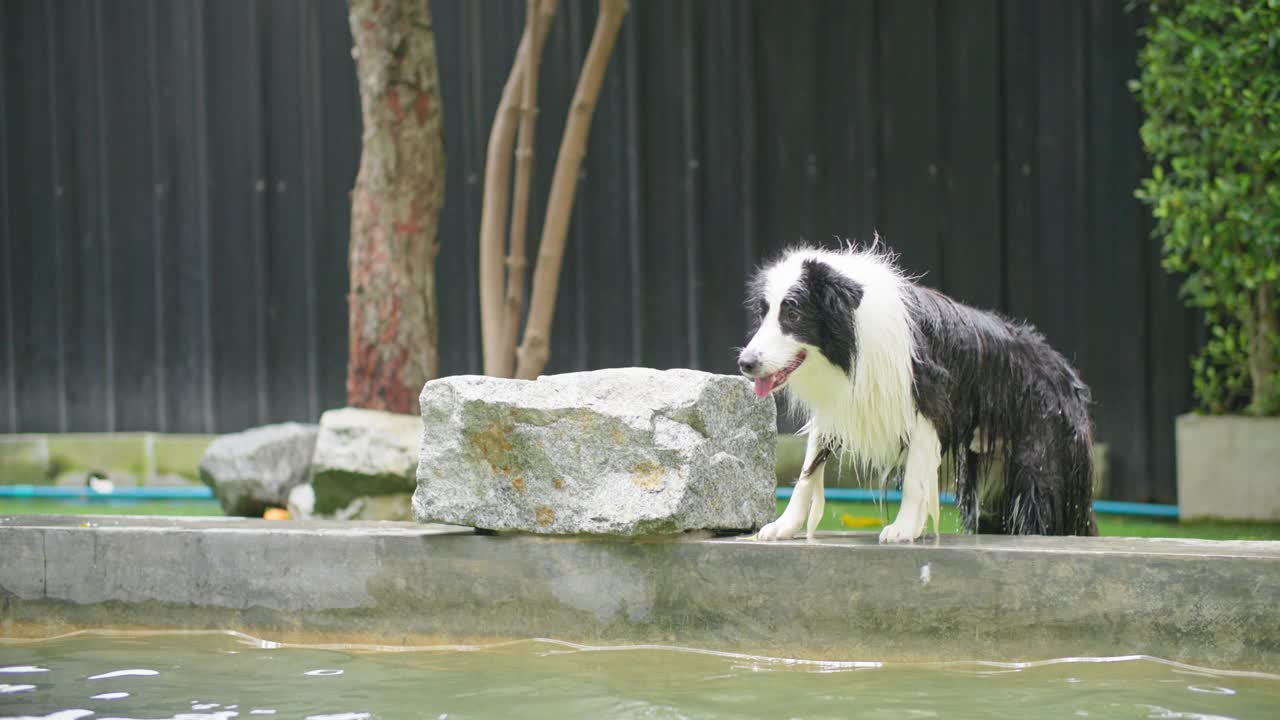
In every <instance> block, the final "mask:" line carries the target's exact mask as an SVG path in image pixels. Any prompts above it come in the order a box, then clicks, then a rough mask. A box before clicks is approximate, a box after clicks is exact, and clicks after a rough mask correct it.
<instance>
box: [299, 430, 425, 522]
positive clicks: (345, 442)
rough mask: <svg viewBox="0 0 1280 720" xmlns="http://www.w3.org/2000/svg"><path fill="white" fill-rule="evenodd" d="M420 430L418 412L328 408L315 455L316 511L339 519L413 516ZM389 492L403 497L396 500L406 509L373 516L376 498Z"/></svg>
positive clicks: (313, 474) (313, 461) (314, 488)
mask: <svg viewBox="0 0 1280 720" xmlns="http://www.w3.org/2000/svg"><path fill="white" fill-rule="evenodd" d="M421 433H422V425H421V421H420V420H419V419H418V418H417V417H416V416H414V415H401V414H397V413H389V412H383V411H380V410H364V409H360V408H342V409H339V410H330V411H328V412H326V413H325V414H324V415H323V416H321V418H320V436H319V438H317V440H316V449H315V455H314V456H313V457H312V459H311V477H312V479H311V485H312V489H313V490H314V493H315V497H314V505H313V507H312V511H313V512H314V513H315V514H316V515H320V516H327V517H337V518H339V519H349V518H366V519H372V518H377V519H383V520H390V519H404V520H407V519H409V517H408V513H407V506H408V503H407V500H408V496H409V495H410V494H411V493H412V492H413V490H414V487H415V484H416V480H415V473H416V471H417V468H418V440H419V438H420V437H421ZM387 495H402V496H404V497H403V498H401V501H400V502H399V503H398V504H397V503H392V504H394V505H397V507H402V508H404V509H402V510H401V511H400V512H398V513H393V514H391V515H388V514H387V513H384V512H377V513H374V514H370V512H368V510H369V508H368V506H369V505H370V502H371V499H372V498H379V497H382V496H387ZM374 504H378V503H374ZM357 506H358V507H357Z"/></svg>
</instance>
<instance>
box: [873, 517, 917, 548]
mask: <svg viewBox="0 0 1280 720" xmlns="http://www.w3.org/2000/svg"><path fill="white" fill-rule="evenodd" d="M923 534H924V524H923V523H919V524H918V525H917V523H904V522H902V521H901V520H897V521H894V522H892V523H889V524H888V525H886V526H885V528H884V529H883V530H881V531H880V542H881V543H909V542H914V541H915V539H916V538H918V537H920V536H921V535H923Z"/></svg>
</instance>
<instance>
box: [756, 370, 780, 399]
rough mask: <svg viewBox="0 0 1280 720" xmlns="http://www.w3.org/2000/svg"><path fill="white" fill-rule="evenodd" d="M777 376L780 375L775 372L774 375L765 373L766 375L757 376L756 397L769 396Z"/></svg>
mask: <svg viewBox="0 0 1280 720" xmlns="http://www.w3.org/2000/svg"><path fill="white" fill-rule="evenodd" d="M776 377H778V376H777V374H776V373H775V374H773V375H765V376H764V377H760V378H756V397H760V398H762V397H767V396H768V395H769V391H770V390H772V389H773V381H774V378H776Z"/></svg>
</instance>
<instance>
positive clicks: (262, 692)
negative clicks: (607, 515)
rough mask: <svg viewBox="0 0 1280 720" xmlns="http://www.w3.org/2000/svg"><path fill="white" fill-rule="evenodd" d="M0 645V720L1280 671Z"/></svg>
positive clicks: (550, 708) (1078, 663)
mask: <svg viewBox="0 0 1280 720" xmlns="http://www.w3.org/2000/svg"><path fill="white" fill-rule="evenodd" d="M0 651H3V653H4V656H5V661H6V662H7V663H11V664H10V665H8V666H7V667H4V668H0V672H3V673H5V674H4V675H3V677H6V678H8V680H9V682H8V684H3V685H0V718H34V719H39V720H82V719H86V720H105V719H106V718H118V719H120V720H130V719H134V720H137V719H144V718H145V719H147V720H156V719H157V718H170V719H173V718H181V719H182V720H231V718H247V717H250V716H258V717H262V716H266V717H270V716H279V717H289V718H308V719H312V720H367V719H372V718H398V717H422V718H446V720H447V719H448V718H455V719H456V718H466V717H482V718H483V717H501V716H518V717H521V718H534V719H537V718H548V719H552V718H554V719H555V720H562V719H563V718H566V717H609V718H652V717H673V718H677V717H678V718H740V717H756V716H765V717H805V718H809V717H817V718H840V717H850V716H854V715H856V716H857V717H859V718H886V719H888V718H893V719H894V720H899V719H900V718H903V717H948V716H955V715H956V714H957V712H961V711H962V712H963V713H964V714H965V715H966V716H972V717H1019V718H1060V717H1072V716H1080V717H1115V716H1124V717H1160V718H1248V717H1267V716H1271V715H1273V711H1274V709H1275V708H1276V707H1280V676H1276V675H1269V674H1267V673H1259V672H1238V671H1219V670H1212V669H1207V668H1201V667H1195V666H1191V665H1186V664H1182V663H1173V662H1168V661H1163V660H1159V659H1155V658H1149V657H1143V656H1129V657H1119V658H1062V659H1058V660H1052V661H1044V662H1012V663H1006V662H947V663H926V664H907V663H892V662H877V661H861V660H858V661H853V660H851V661H810V660H797V659H790V658H771V657H761V656H754V655H743V654H736V653H724V652H714V651H701V650H690V649H687V648H675V647H663V646H653V645H643V646H640V645H638V646H630V647H611V648H596V647H589V646H584V645H576V644H572V643H564V642H554V641H546V640H530V641H520V642H509V643H499V644H493V645H483V646H477V645H449V646H433V647H420V648H378V647H370V646H352V645H308V646H303V645H287V644H281V643H275V642H268V641H262V640H258V639H255V638H251V637H248V636H245V635H240V634H236V633H139V634H132V635H122V634H110V633H78V634H74V635H70V636H64V637H60V638H55V639H51V640H44V641H12V640H5V641H0ZM108 678H110V679H111V682H110V683H109V685H110V687H109V688H104V687H103V685H107V684H108V683H104V682H102V681H103V680H105V679H108ZM5 688H11V689H12V688H21V689H20V690H11V691H9V692H5V691H4V689H5ZM108 689H109V692H104V690H108ZM193 698H195V699H193ZM961 709H963V710H961Z"/></svg>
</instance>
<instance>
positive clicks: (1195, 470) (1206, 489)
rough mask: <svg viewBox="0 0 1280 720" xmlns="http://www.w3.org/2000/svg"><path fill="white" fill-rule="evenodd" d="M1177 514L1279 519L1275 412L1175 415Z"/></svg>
mask: <svg viewBox="0 0 1280 720" xmlns="http://www.w3.org/2000/svg"><path fill="white" fill-rule="evenodd" d="M1177 448H1178V516H1179V517H1181V518H1182V519H1184V520H1186V519H1190V518H1206V517H1215V518H1226V519H1232V520H1280V418H1253V417H1240V416H1213V417H1209V416H1203V415H1193V414H1188V415H1180V416H1178V422H1177Z"/></svg>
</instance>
